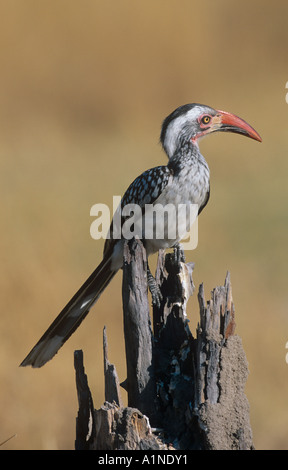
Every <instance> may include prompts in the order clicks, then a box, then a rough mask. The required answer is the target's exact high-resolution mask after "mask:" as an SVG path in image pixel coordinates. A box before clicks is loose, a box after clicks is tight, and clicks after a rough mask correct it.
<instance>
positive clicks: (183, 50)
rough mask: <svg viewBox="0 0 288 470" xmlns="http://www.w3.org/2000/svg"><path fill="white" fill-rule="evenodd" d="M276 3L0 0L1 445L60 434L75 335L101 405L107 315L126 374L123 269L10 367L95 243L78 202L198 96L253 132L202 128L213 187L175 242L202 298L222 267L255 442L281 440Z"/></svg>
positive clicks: (282, 246)
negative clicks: (56, 341)
mask: <svg viewBox="0 0 288 470" xmlns="http://www.w3.org/2000/svg"><path fill="white" fill-rule="evenodd" d="M276 3H277V8H276V6H275V3H273V4H272V3H271V2H270V1H268V0H261V1H260V0H255V1H253V2H251V1H249V2H248V1H247V0H243V1H242V2H240V3H239V2H238V3H236V2H229V1H228V0H218V1H217V2H215V1H212V0H207V1H206V2H201V3H200V2H193V1H192V0H189V1H188V0H180V1H178V2H172V1H169V2H167V0H166V1H164V0H156V1H155V0H153V1H152V0H146V1H145V2H144V1H138V2H135V1H132V0H119V1H117V2H116V1H110V2H103V1H100V0H82V1H81V2H80V1H75V0H69V1H68V0H50V1H49V2H39V1H37V0H35V1H33V0H26V1H25V2H23V1H22V0H9V1H7V0H1V2H0V70H1V73H0V84H1V86H0V179H1V186H0V191H1V224H2V227H1V271H0V285H1V320H0V380H1V387H0V442H1V441H2V440H4V439H6V438H7V437H9V436H11V435H12V434H15V433H17V437H15V438H14V439H12V440H11V441H9V442H8V443H7V444H5V445H4V446H3V448H5V449H73V446H74V438H75V417H76V414H77V397H76V389H75V383H74V369H73V351H74V350H75V349H77V348H83V350H84V359H85V366H86V371H87V373H88V376H89V381H90V386H91V389H92V392H93V396H94V401H95V406H96V407H99V406H100V405H101V403H102V402H103V373H102V370H103V365H102V362H103V359H102V340H101V338H102V328H103V325H104V324H106V325H107V329H108V339H109V353H110V354H109V355H110V360H111V361H112V362H114V363H115V364H116V366H117V369H118V373H119V376H120V378H121V380H123V379H124V378H125V360H124V343H123V335H122V313H121V274H118V275H117V277H116V279H114V281H113V283H112V284H111V285H110V286H109V288H108V289H107V291H106V292H105V294H104V295H103V297H102V298H101V299H100V301H99V303H98V304H97V306H96V307H95V308H94V309H93V311H92V312H91V313H90V315H89V317H88V318H87V319H86V321H85V322H84V324H83V325H82V326H81V328H80V329H79V330H78V331H77V333H75V335H74V336H73V337H72V338H71V339H70V340H69V342H68V343H67V344H66V345H65V347H64V348H63V349H62V350H61V352H60V353H59V354H58V355H57V357H56V358H55V359H54V360H53V361H52V362H50V363H48V364H47V365H46V366H45V367H44V368H43V369H40V370H32V369H27V368H26V369H21V368H19V367H18V365H19V363H20V362H21V360H22V359H23V358H24V356H25V355H26V354H27V352H28V351H29V350H30V348H31V347H32V345H34V343H35V341H36V340H38V339H39V337H40V335H41V334H42V333H43V331H44V329H45V328H46V327H47V326H48V325H49V324H50V322H51V321H52V320H53V319H54V317H55V315H56V314H58V312H59V311H60V309H61V308H62V307H63V306H64V304H65V303H66V302H67V301H68V300H69V299H70V297H71V295H72V294H73V293H74V292H75V290H76V289H77V288H78V287H79V286H80V284H81V283H82V281H84V280H85V278H86V277H87V276H88V275H89V274H90V272H91V271H92V270H93V269H94V267H95V265H96V264H97V263H98V262H99V260H100V259H101V253H102V248H103V242H102V241H98V242H96V241H93V240H92V239H91V238H90V234H89V227H90V224H91V221H92V220H91V218H90V215H89V212H90V207H91V206H92V204H94V203H96V202H104V203H107V204H110V205H111V203H112V195H113V194H115V195H118V194H122V193H123V191H124V190H125V188H126V187H127V185H128V184H129V182H130V181H131V180H132V179H133V178H134V177H135V176H137V175H138V174H139V173H140V172H142V171H143V170H145V169H147V168H149V167H152V166H155V165H158V164H162V163H165V161H166V157H165V155H164V154H163V153H162V151H161V148H160V146H159V144H158V139H159V131H160V125H161V121H162V119H163V118H164V117H165V116H166V115H167V114H168V113H169V112H170V111H172V110H173V109H174V108H175V107H177V106H179V105H180V104H184V103H187V102H193V101H197V102H200V103H201V102H202V103H204V104H208V105H211V106H214V107H216V108H220V109H224V110H227V111H231V112H234V113H235V114H238V115H240V116H241V117H243V118H244V119H246V120H247V121H248V122H249V123H250V124H252V126H254V127H255V128H256V129H257V130H258V131H259V133H260V134H261V135H262V137H263V143H262V144H258V143H256V142H254V141H251V140H248V139H244V138H242V137H240V136H237V135H228V134H227V135H226V134H225V135H224V134H218V135H213V136H212V137H210V138H209V139H206V140H204V141H203V142H202V144H201V150H202V153H203V154H204V155H205V157H206V158H207V160H208V162H209V165H210V169H211V179H212V181H211V186H212V190H211V200H210V203H209V205H208V206H207V208H206V209H205V211H204V212H203V215H201V218H200V221H199V245H198V248H197V250H196V251H195V252H190V253H188V254H187V257H188V259H189V260H193V261H194V262H195V263H196V269H195V275H194V281H195V284H196V285H199V283H200V282H202V281H204V283H205V291H206V297H208V296H209V294H210V290H211V289H212V288H213V287H214V286H216V285H220V284H222V283H223V281H224V278H225V274H226V271H227V269H229V270H230V271H231V276H232V285H233V296H234V302H235V306H236V320H237V332H238V334H239V335H240V336H241V337H242V340H243V343H244V347H245V351H246V354H247V358H248V361H249V367H250V376H249V379H248V383H247V388H246V391H247V395H248V398H249V402H250V406H251V422H252V427H253V433H254V441H255V445H256V448H258V449H287V448H288V409H287V393H288V365H287V364H286V362H285V355H286V349H285V345H286V341H288V316H287V301H288V299H287V236H288V220H287V196H288V189H287V187H288V185H287V174H288V160H287V151H288V141H287V125H288V119H287V117H288V104H286V102H285V94H286V90H285V84H286V82H287V80H288V67H287V46H288V44H287V40H288V29H287V18H288V4H287V2H286V1H285V0H283V1H281V0H279V1H278V2H276ZM287 91H288V90H287ZM190 305H191V307H190V317H191V325H192V329H193V328H194V326H195V325H196V322H197V320H198V308H197V301H196V296H195V297H194V298H193V299H191V303H190Z"/></svg>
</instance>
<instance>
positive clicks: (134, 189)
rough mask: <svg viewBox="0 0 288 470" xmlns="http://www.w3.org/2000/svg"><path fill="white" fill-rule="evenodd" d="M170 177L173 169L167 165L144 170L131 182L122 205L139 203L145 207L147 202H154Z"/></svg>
mask: <svg viewBox="0 0 288 470" xmlns="http://www.w3.org/2000/svg"><path fill="white" fill-rule="evenodd" d="M170 178H171V171H170V170H169V168H168V167H167V166H157V167H155V168H150V170H147V171H144V173H142V174H141V175H140V176H138V177H137V178H136V179H135V180H134V181H133V183H131V184H130V186H129V188H128V189H127V191H126V192H125V194H124V196H123V198H122V201H121V207H122V208H123V207H124V206H125V205H127V204H138V205H139V206H140V207H141V208H144V206H145V204H153V203H154V202H155V201H156V199H157V198H158V197H159V195H160V194H161V193H162V191H163V190H164V188H165V187H166V185H167V184H168V181H169V179H170Z"/></svg>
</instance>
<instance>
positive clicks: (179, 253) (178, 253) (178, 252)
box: [173, 243, 185, 264]
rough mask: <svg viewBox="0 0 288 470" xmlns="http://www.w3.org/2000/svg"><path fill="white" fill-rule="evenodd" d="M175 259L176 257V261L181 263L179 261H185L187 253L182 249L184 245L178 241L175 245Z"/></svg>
mask: <svg viewBox="0 0 288 470" xmlns="http://www.w3.org/2000/svg"><path fill="white" fill-rule="evenodd" d="M173 249H174V259H175V263H177V264H179V263H185V253H184V251H183V249H182V246H181V245H180V244H179V243H177V244H176V245H175V246H174V247H173Z"/></svg>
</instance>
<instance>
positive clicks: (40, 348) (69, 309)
mask: <svg viewBox="0 0 288 470" xmlns="http://www.w3.org/2000/svg"><path fill="white" fill-rule="evenodd" d="M116 272H117V271H113V270H112V269H111V258H110V257H108V258H106V257H104V259H103V261H102V262H101V263H100V264H99V266H98V267H97V268H96V269H95V271H94V272H93V273H92V274H91V275H90V276H89V278H88V279H87V281H86V282H85V283H84V284H83V285H82V286H81V287H80V289H79V290H78V291H77V292H76V294H75V295H74V296H73V297H72V299H71V300H70V301H69V302H68V304H67V305H66V306H65V307H64V308H63V310H62V311H61V312H60V313H59V315H58V316H57V317H56V318H55V320H54V321H53V323H52V324H51V325H50V326H49V328H48V329H47V331H46V332H45V333H44V335H43V336H42V337H41V338H40V340H39V341H38V343H37V344H36V345H35V346H34V348H33V349H32V350H31V351H30V353H29V354H28V355H27V356H26V358H25V359H24V361H23V362H21V364H20V366H22V367H24V366H28V365H31V366H32V367H42V366H43V365H44V364H46V362H47V361H49V360H50V359H52V357H53V356H54V355H55V354H56V353H57V352H58V350H59V349H60V348H61V346H63V344H64V343H65V342H66V341H67V339H68V338H69V337H70V336H71V335H72V333H74V331H75V330H76V329H77V328H78V326H79V325H80V324H81V323H82V321H83V320H84V318H85V317H86V315H87V314H88V313H89V310H90V309H91V307H92V305H93V304H94V303H95V302H96V301H97V299H98V298H99V297H100V295H101V293H102V292H103V290H104V289H105V287H106V286H107V285H108V284H109V282H110V281H111V279H112V278H113V276H114V275H115V274H116Z"/></svg>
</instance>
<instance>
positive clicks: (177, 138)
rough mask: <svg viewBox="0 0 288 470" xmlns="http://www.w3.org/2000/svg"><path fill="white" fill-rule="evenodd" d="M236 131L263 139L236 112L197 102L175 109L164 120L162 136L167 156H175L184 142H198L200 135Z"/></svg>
mask: <svg viewBox="0 0 288 470" xmlns="http://www.w3.org/2000/svg"><path fill="white" fill-rule="evenodd" d="M217 131H218V132H236V133H237V134H242V135H245V136H247V137H251V139H255V140H258V142H261V141H262V139H261V137H260V135H259V134H258V132H256V131H255V129H253V127H251V126H250V125H249V124H248V123H247V122H245V121H244V120H243V119H241V118H239V117H238V116H235V115H234V114H231V113H227V112H226V111H220V110H216V109H213V108H210V107H209V106H204V105H201V104H197V103H192V104H185V105H183V106H180V107H179V108H177V109H175V111H173V113H171V114H170V115H169V116H167V118H166V119H165V120H164V122H163V124H162V130H161V136H160V140H161V143H162V146H163V148H164V150H165V152H166V153H167V155H168V157H169V158H171V157H173V155H174V153H175V151H176V150H177V149H178V148H179V146H181V145H183V144H185V142H192V143H193V144H195V145H197V144H198V139H200V138H201V137H204V136H205V135H208V134H211V133H212V132H217Z"/></svg>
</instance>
